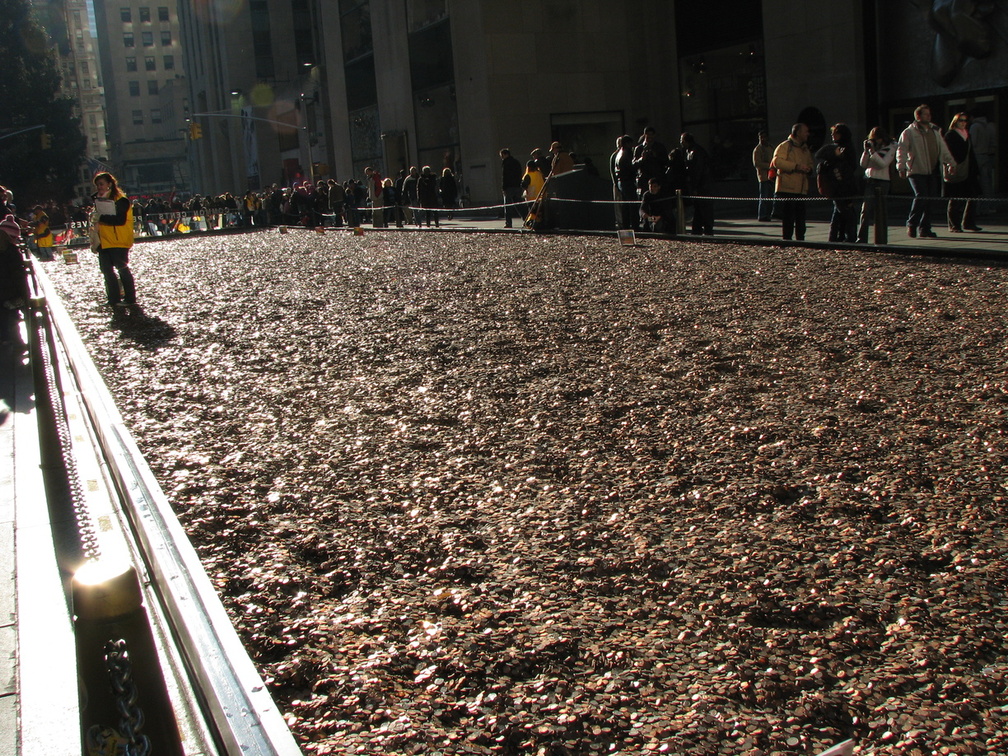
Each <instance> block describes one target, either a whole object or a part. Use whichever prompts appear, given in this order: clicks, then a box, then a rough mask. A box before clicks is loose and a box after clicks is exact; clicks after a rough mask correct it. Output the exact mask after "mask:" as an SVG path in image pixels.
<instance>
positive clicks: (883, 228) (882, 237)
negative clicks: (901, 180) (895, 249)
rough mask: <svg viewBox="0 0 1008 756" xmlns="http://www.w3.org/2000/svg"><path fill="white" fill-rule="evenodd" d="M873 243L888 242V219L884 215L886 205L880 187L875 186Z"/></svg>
mask: <svg viewBox="0 0 1008 756" xmlns="http://www.w3.org/2000/svg"><path fill="white" fill-rule="evenodd" d="M875 243H876V244H888V243H889V219H888V218H887V217H886V206H885V202H884V195H883V194H882V187H880V186H876V187H875Z"/></svg>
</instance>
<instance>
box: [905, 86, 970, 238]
mask: <svg viewBox="0 0 1008 756" xmlns="http://www.w3.org/2000/svg"><path fill="white" fill-rule="evenodd" d="M942 166H945V167H946V169H947V170H948V171H949V172H950V173H954V172H955V166H956V161H955V158H953V157H952V153H950V152H949V151H948V147H946V146H945V140H944V139H943V138H942V133H941V129H939V128H938V127H937V126H935V125H933V124H932V123H931V108H929V107H928V106H927V105H920V106H918V107H917V109H916V110H915V111H914V122H913V123H911V124H910V125H909V126H907V127H906V128H905V129H903V133H902V134H900V138H899V144H898V145H897V147H896V169H897V170H898V171H899V175H900V177H901V178H905V179H909V180H910V188H911V189H913V193H914V200H913V204H912V205H911V206H910V215H909V216H908V217H907V235H909V236H911V237H917V236H921V237H925V238H932V239H934V238H937V236H938V234H936V233H935V232H934V231H932V230H931V202H932V200H935V199H937V198H938V197H940V196H941V185H942V174H941V171H942Z"/></svg>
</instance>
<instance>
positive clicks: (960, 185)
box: [944, 113, 981, 233]
mask: <svg viewBox="0 0 1008 756" xmlns="http://www.w3.org/2000/svg"><path fill="white" fill-rule="evenodd" d="M945 144H946V145H947V146H948V149H949V152H951V153H952V157H953V158H955V161H956V167H955V171H946V172H945V174H944V179H945V180H944V190H945V191H944V196H945V197H947V198H948V201H949V203H948V226H949V231H952V232H954V233H960V232H962V231H980V230H981V229H980V228H979V227H978V226H977V224H976V201H975V198H977V197H979V196H980V168H979V167H978V165H977V159H976V155H975V154H974V152H973V144H972V142H971V140H970V134H969V116H968V115H967V114H966V113H956V114H955V116H953V118H952V123H950V124H949V128H948V132H947V133H946V134H945Z"/></svg>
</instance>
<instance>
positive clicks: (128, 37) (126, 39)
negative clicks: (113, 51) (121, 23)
mask: <svg viewBox="0 0 1008 756" xmlns="http://www.w3.org/2000/svg"><path fill="white" fill-rule="evenodd" d="M123 47H133V32H126V33H124V34H123Z"/></svg>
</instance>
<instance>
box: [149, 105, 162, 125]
mask: <svg viewBox="0 0 1008 756" xmlns="http://www.w3.org/2000/svg"><path fill="white" fill-rule="evenodd" d="M150 122H151V123H161V109H160V108H154V109H153V110H151V112H150Z"/></svg>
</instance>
